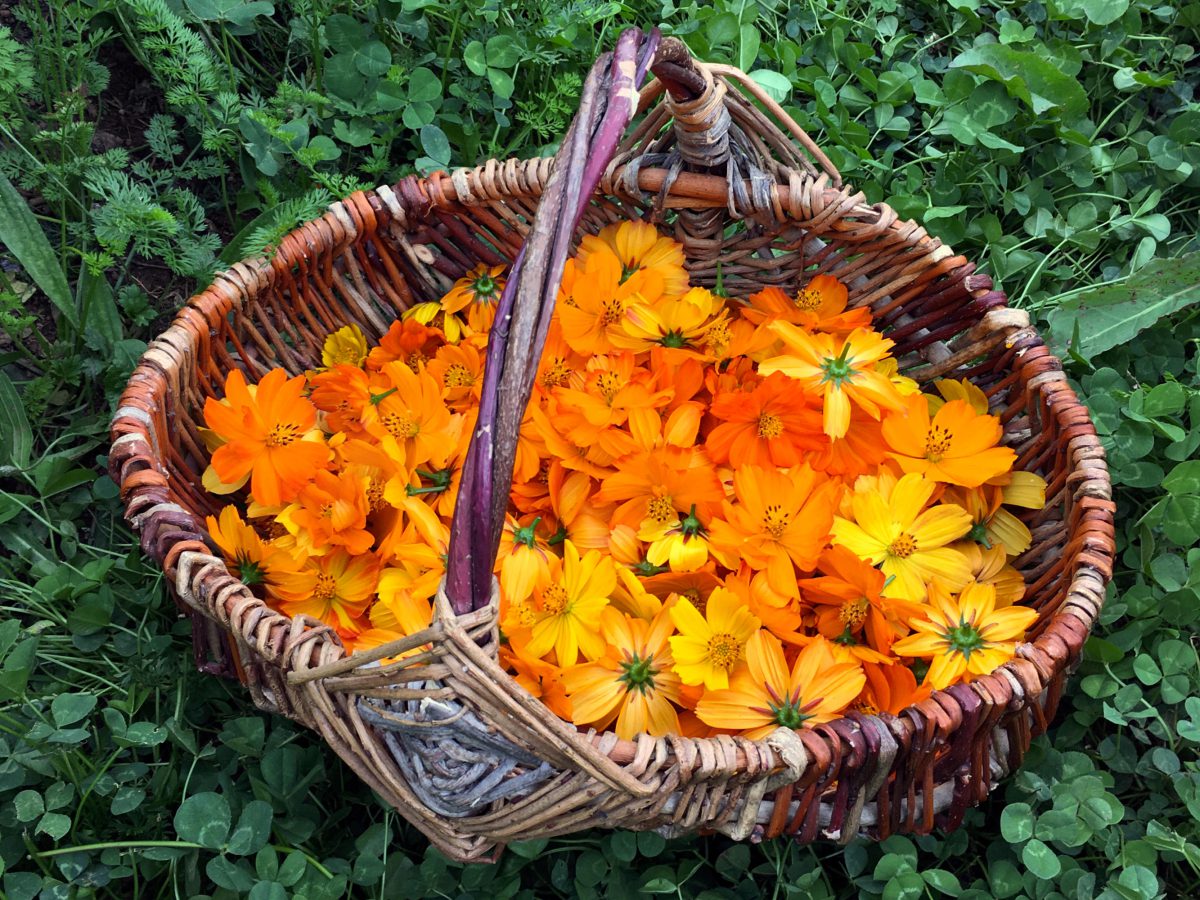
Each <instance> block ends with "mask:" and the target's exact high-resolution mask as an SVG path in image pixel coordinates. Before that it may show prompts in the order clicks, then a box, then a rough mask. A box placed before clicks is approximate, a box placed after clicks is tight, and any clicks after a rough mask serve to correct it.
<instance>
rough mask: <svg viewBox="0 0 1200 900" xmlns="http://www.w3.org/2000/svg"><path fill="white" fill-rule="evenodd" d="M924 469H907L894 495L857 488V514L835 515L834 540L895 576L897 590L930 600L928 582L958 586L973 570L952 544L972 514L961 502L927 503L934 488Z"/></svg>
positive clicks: (853, 500)
mask: <svg viewBox="0 0 1200 900" xmlns="http://www.w3.org/2000/svg"><path fill="white" fill-rule="evenodd" d="M936 489H937V485H935V484H934V483H933V482H932V481H929V480H928V479H927V478H925V477H924V476H923V475H919V474H915V473H914V474H909V475H905V476H904V477H903V478H901V479H900V480H899V481H898V482H896V485H895V487H893V488H892V489H891V492H890V495H889V496H886V497H885V496H884V495H883V494H882V493H881V492H880V491H878V490H857V489H856V490H855V492H854V494H853V496H852V497H851V507H852V509H853V518H852V519H850V518H843V517H841V516H838V517H836V518H834V520H833V543H834V544H840V545H841V546H843V547H845V548H846V549H848V550H850V551H851V552H853V553H855V554H856V555H857V556H859V557H860V558H861V559H865V560H867V561H869V562H870V563H871V564H872V565H876V566H881V567H882V569H883V572H884V574H885V575H889V576H891V577H893V578H894V579H895V581H894V582H893V583H892V584H891V586H890V593H891V594H892V596H895V597H898V598H900V599H901V600H912V601H915V602H922V601H924V599H925V597H926V594H927V592H928V583H929V582H930V581H932V580H933V579H935V578H938V579H941V580H942V581H944V582H945V583H946V584H947V585H949V586H950V588H951V589H952V590H957V589H958V588H960V587H962V586H963V585H964V584H966V582H967V581H968V580H969V579H970V577H971V573H970V569H969V568H968V566H967V561H966V559H965V558H964V557H963V555H962V554H961V553H959V552H957V551H956V550H953V549H951V548H950V547H948V546H947V544H950V543H951V542H953V541H956V540H958V539H959V538H961V537H962V536H963V535H965V534H966V533H967V532H968V531H970V529H971V517H970V516H969V515H968V514H967V512H966V510H964V509H963V508H962V507H960V506H953V505H943V506H934V507H931V508H926V507H927V506H928V503H929V501H930V499H931V498H932V497H933V493H934V491H935V490H936Z"/></svg>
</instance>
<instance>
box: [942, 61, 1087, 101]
mask: <svg viewBox="0 0 1200 900" xmlns="http://www.w3.org/2000/svg"><path fill="white" fill-rule="evenodd" d="M950 65H951V66H952V67H955V68H960V69H967V70H969V71H971V72H975V73H977V74H979V75H983V76H984V77H985V78H991V79H993V80H994V81H998V82H1000V83H1001V84H1003V85H1004V86H1005V88H1007V89H1008V92H1009V93H1010V94H1011V95H1012V96H1014V97H1016V98H1017V99H1019V100H1021V101H1023V102H1024V103H1025V104H1026V105H1028V106H1029V108H1030V109H1032V110H1033V111H1034V112H1035V113H1036V114H1038V115H1042V114H1043V113H1046V112H1048V111H1049V110H1052V109H1056V108H1057V109H1058V110H1060V112H1061V115H1062V118H1064V119H1075V118H1077V117H1078V116H1080V115H1082V114H1083V113H1085V112H1086V111H1087V107H1088V98H1087V94H1086V93H1084V90H1083V87H1082V86H1081V85H1080V84H1079V81H1078V80H1077V79H1075V78H1072V77H1071V76H1070V75H1064V74H1063V73H1062V72H1061V71H1060V70H1059V68H1058V67H1057V66H1056V65H1054V63H1052V62H1050V61H1049V60H1048V59H1046V58H1045V57H1044V56H1042V55H1039V54H1037V53H1034V52H1032V51H1029V50H1018V49H1016V48H1015V47H1010V46H1005V45H1003V44H985V45H984V46H982V47H973V48H972V49H970V50H967V51H965V52H964V53H960V54H959V55H958V56H957V57H956V58H955V59H954V61H953V62H951V63H950Z"/></svg>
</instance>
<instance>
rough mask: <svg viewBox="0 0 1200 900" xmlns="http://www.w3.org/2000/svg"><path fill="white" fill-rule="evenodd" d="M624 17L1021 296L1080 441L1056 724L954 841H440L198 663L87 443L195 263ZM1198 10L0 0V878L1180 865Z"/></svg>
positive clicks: (314, 201)
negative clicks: (1100, 575)
mask: <svg viewBox="0 0 1200 900" xmlns="http://www.w3.org/2000/svg"><path fill="white" fill-rule="evenodd" d="M5 17H7V18H5ZM655 22H661V23H663V24H664V26H665V29H666V30H667V31H670V32H674V33H677V34H680V35H681V36H682V37H683V38H684V39H685V40H686V41H687V42H688V43H689V44H690V45H691V46H692V48H693V50H694V52H696V53H697V54H698V55H699V56H701V57H702V58H706V59H710V60H714V61H721V62H731V63H734V64H737V65H740V66H742V67H743V68H746V69H748V70H753V71H754V72H755V73H756V77H757V78H758V79H759V81H760V82H761V83H762V84H763V85H764V86H765V87H766V88H767V89H768V90H770V91H773V92H776V94H777V96H779V97H784V98H785V104H786V105H787V106H788V108H789V110H790V111H791V112H792V113H793V115H794V116H795V117H796V119H797V120H798V121H799V122H800V123H801V124H802V125H803V126H804V127H805V129H806V130H808V131H809V132H810V134H812V135H813V137H814V138H815V139H816V140H817V141H818V143H819V144H820V145H821V146H822V147H824V148H825V149H826V150H827V151H828V152H829V154H830V155H831V157H832V158H833V160H834V162H835V163H836V164H837V165H838V166H839V167H840V168H841V170H842V172H843V173H844V174H845V176H846V177H847V179H848V180H849V181H851V182H852V183H854V184H855V185H856V186H857V187H859V188H861V189H862V190H863V191H865V192H866V194H867V196H868V198H869V199H871V200H872V201H880V200H883V201H886V202H888V203H890V204H892V205H893V206H894V207H896V208H897V209H898V210H899V211H900V212H901V214H903V215H906V216H915V217H919V218H922V219H923V220H924V221H925V223H926V224H927V226H928V227H929V229H930V230H931V231H932V232H933V233H935V234H937V235H939V236H941V237H943V238H944V239H946V240H947V241H948V242H950V243H951V245H952V246H953V247H954V248H955V250H956V251H958V252H961V253H964V254H966V255H967V256H968V257H969V258H971V259H973V260H975V261H977V262H978V263H979V264H980V265H981V267H982V268H983V270H984V271H987V272H989V273H990V274H992V275H993V276H995V277H996V279H997V281H998V283H999V284H1000V286H1001V287H1003V288H1004V289H1005V290H1006V291H1007V292H1008V293H1009V296H1010V297H1011V298H1012V299H1013V300H1014V301H1015V302H1017V303H1018V304H1020V305H1022V306H1024V307H1026V308H1028V309H1030V310H1031V311H1032V312H1033V313H1034V315H1035V316H1036V317H1037V318H1038V320H1039V322H1040V324H1041V325H1042V326H1043V327H1044V328H1046V329H1047V331H1048V333H1049V335H1050V337H1051V340H1052V343H1053V344H1054V346H1055V348H1056V349H1057V350H1058V351H1059V352H1061V353H1065V354H1067V359H1068V365H1069V373H1070V375H1071V376H1072V378H1073V380H1074V381H1075V383H1076V385H1077V386H1078V387H1079V389H1080V390H1081V391H1082V393H1083V395H1084V396H1085V398H1086V399H1087V401H1088V403H1089V405H1090V406H1091V408H1092V411H1093V415H1094V417H1095V420H1096V423H1097V426H1098V428H1099V430H1100V431H1101V434H1102V437H1103V440H1104V443H1105V447H1106V449H1107V450H1108V452H1109V454H1110V463H1111V465H1112V470H1113V475H1114V480H1115V481H1116V483H1117V500H1118V503H1119V504H1120V516H1119V520H1118V541H1119V564H1118V569H1117V572H1116V575H1115V581H1114V587H1113V588H1112V589H1111V591H1110V595H1109V603H1108V606H1107V607H1106V609H1105V612H1104V617H1103V622H1102V625H1101V627H1100V629H1099V631H1098V634H1097V636H1096V637H1094V638H1093V639H1092V640H1091V641H1090V642H1089V644H1088V646H1087V649H1086V653H1085V659H1084V661H1083V663H1082V665H1081V668H1080V671H1079V673H1078V675H1077V676H1076V677H1075V678H1074V679H1073V680H1072V681H1071V683H1070V687H1069V690H1068V693H1067V696H1066V698H1065V699H1064V702H1063V708H1062V710H1061V712H1060V714H1059V716H1058V719H1057V721H1056V723H1055V727H1054V729H1053V730H1052V732H1051V734H1050V735H1049V736H1048V737H1046V738H1043V739H1040V740H1039V741H1037V742H1036V743H1035V746H1034V748H1033V750H1032V751H1031V754H1030V756H1029V759H1028V761H1027V763H1026V765H1025V766H1024V768H1023V769H1022V771H1021V772H1020V773H1019V774H1018V775H1017V776H1016V777H1015V778H1013V779H1011V780H1010V781H1009V782H1008V783H1006V784H1005V785H1003V786H1002V787H1001V788H1000V789H999V790H998V791H997V794H996V795H995V796H994V798H993V799H992V800H991V801H990V802H989V803H988V804H987V805H986V806H985V807H984V808H982V809H980V810H978V811H973V812H971V813H969V814H968V817H967V821H966V823H965V825H964V827H963V828H962V829H961V830H960V831H958V832H956V833H955V834H952V835H936V836H931V837H927V838H916V839H909V838H892V839H890V840H888V841H886V842H884V843H883V844H882V845H873V844H866V843H855V844H852V845H851V846H850V847H849V848H847V849H846V850H844V851H843V850H840V849H837V848H834V847H831V846H828V845H818V846H815V847H798V846H795V845H792V844H788V843H784V842H775V843H768V844H763V845H759V846H748V845H735V844H732V843H731V842H729V841H727V840H725V839H723V838H719V837H701V838H687V839H681V840H675V841H666V840H664V839H663V838H661V837H659V836H657V835H654V834H640V835H634V834H631V833H624V832H622V833H614V834H607V833H589V834H583V835H579V836H577V837H574V838H571V839H563V840H557V841H553V842H550V843H545V842H537V843H532V844H527V845H517V846H515V847H512V848H511V849H510V852H509V853H508V854H507V855H506V856H505V857H504V859H503V860H502V861H501V863H500V864H499V865H496V866H492V867H467V868H464V867H461V866H456V865H451V864H449V863H447V862H446V861H445V860H444V859H442V858H441V857H440V856H439V855H438V854H436V853H434V852H432V851H429V850H428V849H427V848H426V845H425V842H424V841H423V840H422V839H421V837H420V835H418V834H417V833H416V832H414V831H413V830H412V829H410V828H408V827H407V826H406V825H405V824H404V823H403V822H402V821H401V820H400V819H399V818H398V817H397V816H396V815H395V814H393V813H390V812H389V811H388V810H386V809H385V808H384V807H383V806H381V805H380V804H379V803H377V802H376V801H375V800H374V799H373V797H372V796H371V795H370V793H369V792H368V791H367V790H366V789H365V788H364V787H363V786H362V785H361V784H360V783H358V782H357V781H356V779H355V778H354V777H353V776H352V774H351V773H349V771H348V770H346V769H345V767H343V766H342V765H341V763H340V762H339V761H338V760H337V759H336V757H334V756H333V755H332V754H330V753H329V752H328V751H326V750H325V749H324V748H323V747H322V745H321V744H320V742H319V741H318V740H317V739H316V738H315V737H314V736H313V735H311V734H309V733H307V732H305V731H303V730H301V729H299V728H298V727H296V726H294V725H292V724H291V723H289V722H287V721H284V720H282V719H280V718H275V717H270V716H263V715H259V714H257V713H255V712H254V711H253V709H252V707H251V705H250V702H249V698H248V696H247V694H246V692H245V691H244V690H243V689H241V688H240V687H239V686H237V685H235V684H229V683H226V682H223V681H220V680H218V679H215V678H209V677H204V676H201V675H199V674H198V673H196V672H195V671H194V670H193V667H192V661H191V642H190V637H189V627H188V625H187V624H186V622H185V621H184V620H183V619H181V618H180V617H179V616H178V614H177V611H176V609H175V608H174V606H173V604H172V603H171V601H170V600H169V599H168V598H167V596H166V593H165V590H164V586H163V584H162V578H161V576H160V575H159V574H158V573H157V572H156V571H155V570H154V568H153V567H152V566H150V565H148V564H147V563H146V561H145V560H144V558H143V557H142V556H141V554H140V552H139V551H138V549H137V548H136V546H135V543H134V539H133V538H132V536H131V534H130V533H129V532H128V531H127V529H126V528H125V526H124V524H123V523H122V522H121V520H120V513H119V504H118V501H117V497H116V487H115V485H113V484H112V482H110V481H109V480H108V479H107V478H106V477H103V476H99V475H98V472H100V471H102V470H103V466H104V457H103V454H104V452H105V445H106V440H105V424H106V421H107V419H108V416H109V415H110V413H111V408H112V403H113V401H114V400H115V397H116V394H117V393H118V392H119V390H120V387H121V386H122V385H123V384H124V381H125V378H126V377H127V375H128V373H129V371H130V369H131V368H132V365H133V363H134V361H135V360H136V358H137V356H138V354H139V353H140V351H141V349H143V348H144V346H145V341H146V340H147V339H148V338H150V337H151V336H153V334H155V333H157V330H158V329H160V327H161V326H162V324H163V322H164V321H165V320H166V317H167V316H168V315H169V314H170V313H171V312H172V310H173V309H174V307H176V306H177V305H178V304H179V303H180V302H181V301H182V300H183V299H184V298H185V297H186V296H187V295H188V294H190V293H191V292H192V291H193V290H195V289H196V288H197V287H199V286H201V285H202V284H203V283H205V281H206V279H207V278H208V277H209V275H210V274H211V272H212V271H213V270H215V269H216V268H217V267H219V266H220V265H222V264H223V263H228V262H232V261H234V260H236V259H238V258H241V257H243V256H245V255H248V254H249V253H251V252H254V251H256V250H258V249H261V248H263V247H265V246H267V245H268V244H270V243H271V242H272V241H273V240H275V239H276V238H277V237H278V236H279V235H281V234H283V233H284V232H285V231H286V230H287V229H288V228H290V227H292V226H293V225H295V224H296V223H298V222H300V221H303V220H305V219H307V218H311V217H312V216H314V215H316V214H317V213H318V212H319V211H320V210H321V209H322V207H323V206H324V204H326V203H327V202H328V201H329V200H331V199H332V198H334V197H337V196H341V195H344V194H345V193H347V192H349V191H351V190H354V189H356V188H358V187H363V186H373V185H375V184H380V183H385V182H391V181H394V180H396V179H398V178H399V177H401V176H403V175H405V174H408V173H410V172H412V171H421V172H424V171H428V170H430V169H433V168H437V167H444V166H446V165H453V164H462V163H473V162H476V161H479V160H482V159H485V158H487V157H491V156H500V157H502V156H506V155H510V154H515V155H531V154H537V153H543V152H547V151H548V150H550V149H552V146H553V142H554V140H556V138H557V136H558V135H560V134H561V133H562V131H563V130H564V129H565V127H566V125H567V123H568V121H569V118H570V116H571V113H572V112H573V109H574V102H575V97H576V96H577V93H578V91H579V88H580V84H581V82H580V76H581V74H582V73H583V72H584V71H585V70H586V67H587V66H588V65H589V64H590V62H591V61H592V59H593V58H594V57H595V55H596V53H597V52H599V51H600V50H602V49H603V48H605V47H607V46H609V45H611V43H612V41H613V39H614V38H615V35H616V34H617V32H618V31H619V29H620V28H621V27H622V26H623V25H625V24H630V23H636V24H642V25H647V24H652V23H655ZM1198 25H1200V11H1198V8H1197V6H1196V4H1182V3H1170V4H1161V5H1159V4H1154V3H1150V2H1144V0H1053V2H1039V3H1025V2H1008V3H981V2H976V0H958V2H952V3H950V4H944V3H933V2H920V3H917V2H914V3H900V2H897V0H871V2H829V3H817V2H812V3H808V4H793V5H789V4H785V3H782V2H769V0H764V2H760V3H754V2H723V0H722V2H718V3H716V4H715V5H708V4H700V3H697V2H691V3H680V4H676V3H673V2H663V3H661V4H659V3H651V2H649V0H631V2H629V3H625V4H619V3H607V2H599V0H583V2H567V3H554V2H548V0H546V2H532V3H522V4H519V5H518V4H503V5H501V4H495V3H493V2H487V0H453V2H449V3H444V4H440V3H433V2H428V0H378V2H358V0H337V2H334V0H278V2H275V3H274V4H272V3H264V2H254V0H250V2H247V0H93V2H88V3H79V2H67V3H51V4H45V5H41V4H34V3H33V2H32V0H21V2H19V3H17V4H16V6H15V7H14V8H12V9H11V10H10V9H8V8H7V7H6V8H5V11H3V12H0V175H3V176H4V179H5V181H0V242H2V243H3V248H2V249H0V331H2V334H0V547H3V551H4V552H3V553H0V898H3V900H32V898H34V897H44V898H59V897H62V898H68V897H81V898H82V897H91V896H99V897H106V898H122V900H124V898H131V897H136V898H149V897H202V896H213V897H235V896H245V897H249V898H252V900H267V898H272V900H274V898H286V897H292V896H294V897H305V898H310V900H316V898H322V897H330V898H333V897H388V898H391V897H409V896H411V897H419V896H447V897H459V896H478V897H489V898H498V897H509V896H516V895H522V896H528V897H533V896H537V897H542V896H584V897H587V896H594V895H604V896H618V897H625V896H632V895H634V894H636V893H637V892H638V891H639V890H641V891H643V892H646V893H658V894H663V895H667V896H678V897H701V896H703V897H711V898H718V897H758V896H772V897H783V896H796V897H809V896H812V897H855V896H867V897H884V898H889V900H892V898H897V900H898V898H918V897H936V896H942V895H944V896H962V897H973V898H980V900H982V898H985V897H1001V898H1004V897H1018V896H1026V897H1032V898H1050V897H1054V898H1060V897H1061V898H1068V900H1076V898H1079V900H1087V898H1101V897H1102V898H1104V900H1116V898H1153V897H1187V896H1195V895H1197V894H1198V893H1200V834H1198V831H1200V829H1198V828H1197V819H1198V817H1200V766H1198V765H1197V754H1196V749H1197V744H1198V743H1200V700H1198V699H1197V696H1198V693H1200V692H1198V690H1197V689H1198V687H1200V659H1198V657H1197V652H1196V649H1195V648H1196V645H1197V643H1196V637H1197V631H1198V630H1200V629H1198V626H1197V619H1198V618H1200V597H1198V596H1197V587H1198V586H1200V550H1197V549H1195V545H1196V544H1197V543H1198V542H1200V533H1198V529H1200V525H1198V524H1197V523H1200V463H1197V462H1195V461H1192V460H1191V458H1192V457H1194V456H1195V455H1196V451H1197V449H1198V448H1200V378H1198V376H1197V364H1196V359H1197V354H1196V350H1197V346H1198V341H1200V317H1198V315H1197V309H1198V307H1197V306H1196V302H1195V301H1196V300H1197V298H1198V289H1197V284H1198V283H1200V264H1198V262H1197V260H1198V259H1200V257H1198V256H1197V251H1200V246H1198V241H1197V237H1196V235H1197V232H1198V231H1200V190H1198V188H1200V173H1198V172H1197V169H1198V168H1200V146H1198V143H1197V142H1198V139H1200V104H1198V103H1197V101H1196V91H1197V87H1198V85H1200V75H1198V74H1197V73H1198V72H1200V69H1198V68H1197V66H1196V63H1195V59H1194V58H1193V57H1194V55H1195V53H1196V49H1195V44H1196V39H1195V36H1196V33H1197V30H1196V29H1197V26H1198ZM6 182H11V185H10V184H8V183H6ZM1068 345H1069V346H1068Z"/></svg>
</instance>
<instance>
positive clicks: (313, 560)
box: [279, 547, 379, 635]
mask: <svg viewBox="0 0 1200 900" xmlns="http://www.w3.org/2000/svg"><path fill="white" fill-rule="evenodd" d="M378 583H379V560H378V559H377V558H376V557H375V555H374V554H372V553H367V554H364V555H362V556H351V555H350V554H349V553H347V552H346V551H345V549H343V548H341V547H339V548H338V549H336V550H334V551H333V552H332V553H330V554H329V555H328V556H320V557H318V556H311V557H309V559H308V562H307V563H306V564H305V566H304V569H303V570H301V571H300V572H298V573H297V574H296V575H294V576H291V577H289V578H287V579H286V582H285V583H284V584H281V586H280V590H279V595H280V598H281V600H282V601H283V602H282V603H281V604H280V608H281V610H282V611H283V612H284V613H286V614H287V615H289V616H299V615H305V616H310V617H311V618H314V619H319V620H321V621H322V622H324V623H326V624H327V625H332V626H333V627H334V628H335V629H337V631H339V632H346V633H348V634H351V635H353V634H357V633H358V632H359V631H362V623H361V622H360V621H359V620H360V619H361V618H362V615H363V613H365V612H366V611H367V607H368V606H369V605H370V603H371V598H372V597H373V596H374V594H375V587H376V585H377V584H378Z"/></svg>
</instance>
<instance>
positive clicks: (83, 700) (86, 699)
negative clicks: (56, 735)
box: [50, 694, 96, 728]
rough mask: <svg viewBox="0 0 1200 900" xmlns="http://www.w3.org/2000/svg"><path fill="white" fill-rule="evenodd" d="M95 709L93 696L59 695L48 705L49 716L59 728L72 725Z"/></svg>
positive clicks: (94, 697) (94, 696)
mask: <svg viewBox="0 0 1200 900" xmlns="http://www.w3.org/2000/svg"><path fill="white" fill-rule="evenodd" d="M95 708H96V695H95V694H59V695H58V696H57V697H55V698H54V700H53V701H51V703H50V715H51V717H53V719H54V724H55V725H57V726H58V727H59V728H64V727H66V726H67V725H74V724H75V723H76V722H78V721H80V720H81V719H84V718H86V717H87V715H88V713H90V712H91V711H92V710H93V709H95Z"/></svg>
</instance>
